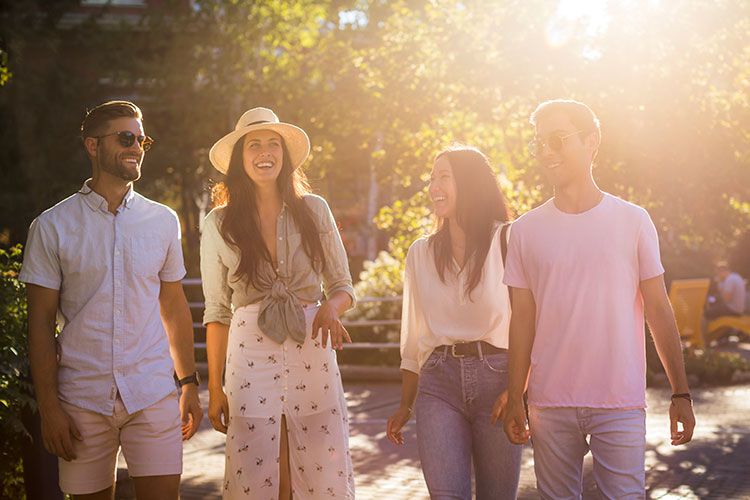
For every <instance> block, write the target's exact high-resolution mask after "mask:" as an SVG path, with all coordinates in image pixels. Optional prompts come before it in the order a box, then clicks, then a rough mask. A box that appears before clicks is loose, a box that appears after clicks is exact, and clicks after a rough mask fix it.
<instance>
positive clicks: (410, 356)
mask: <svg viewBox="0 0 750 500" xmlns="http://www.w3.org/2000/svg"><path fill="white" fill-rule="evenodd" d="M413 248H414V247H412V249H410V251H409V253H408V254H407V256H406V266H405V270H404V295H403V296H404V299H403V300H404V302H403V307H402V309H401V369H402V370H408V371H410V372H414V373H419V360H418V357H419V335H420V332H422V331H424V329H425V319H424V312H423V311H422V306H421V304H420V301H419V288H418V286H417V282H416V281H415V279H416V276H415V272H414V252H412V251H411V250H413Z"/></svg>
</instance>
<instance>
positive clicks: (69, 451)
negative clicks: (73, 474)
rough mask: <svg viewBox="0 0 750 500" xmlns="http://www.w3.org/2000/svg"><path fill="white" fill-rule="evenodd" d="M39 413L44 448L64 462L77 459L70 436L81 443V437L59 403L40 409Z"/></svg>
mask: <svg viewBox="0 0 750 500" xmlns="http://www.w3.org/2000/svg"><path fill="white" fill-rule="evenodd" d="M39 413H40V415H41V417H42V441H43V442H44V448H45V449H46V450H47V451H48V452H50V453H52V454H53V455H57V456H58V457H60V458H62V459H63V460H65V461H68V462H70V461H71V460H75V459H76V458H77V457H76V453H75V449H74V448H73V440H72V439H71V436H72V437H74V438H75V439H77V440H78V441H83V436H82V435H81V433H80V432H79V431H78V428H77V427H76V425H75V423H74V422H73V419H72V418H70V415H68V414H67V413H66V412H65V410H63V409H62V407H61V406H60V404H59V403H58V404H57V405H52V407H50V408H48V409H45V410H41V409H40V412H39Z"/></svg>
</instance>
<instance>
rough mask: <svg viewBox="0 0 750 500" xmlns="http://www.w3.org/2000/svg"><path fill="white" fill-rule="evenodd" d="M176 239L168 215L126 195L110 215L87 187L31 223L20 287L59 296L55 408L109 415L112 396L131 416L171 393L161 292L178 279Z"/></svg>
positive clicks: (175, 225)
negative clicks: (57, 405) (30, 286)
mask: <svg viewBox="0 0 750 500" xmlns="http://www.w3.org/2000/svg"><path fill="white" fill-rule="evenodd" d="M180 237H181V236H180V223H179V220H178V218H177V215H176V214H175V212H174V211H173V210H171V209H170V208H168V207H166V206H164V205H162V204H160V203H156V202H154V201H151V200H149V199H148V198H145V197H143V196H141V195H139V194H138V193H136V192H135V191H133V189H132V187H131V189H130V191H128V193H127V194H126V195H125V198H124V199H123V201H122V204H121V205H120V207H119V208H118V209H117V213H116V214H112V213H110V212H109V211H108V210H107V201H106V200H105V199H104V198H103V197H102V196H100V195H98V194H97V193H95V192H93V191H91V189H89V187H88V181H86V183H84V185H83V188H82V189H81V190H80V191H79V192H78V193H76V194H74V195H73V196H71V197H69V198H67V199H65V200H63V201H61V202H60V203H58V204H57V205H55V206H54V207H52V208H50V209H48V210H46V211H45V212H43V213H42V214H41V215H40V216H39V217H37V218H36V219H35V220H34V221H33V222H32V223H31V227H30V228H29V237H28V241H27V243H26V248H25V252H24V259H23V266H22V268H21V274H20V277H19V278H20V281H22V282H24V283H31V284H34V285H39V286H42V287H45V288H52V289H54V290H59V292H60V303H59V306H58V314H57V321H58V325H59V327H60V328H61V331H60V334H59V335H58V337H57V345H58V355H59V363H58V370H57V381H58V387H57V390H58V397H59V398H60V399H61V400H63V401H66V402H68V403H70V404H72V405H75V406H78V407H80V408H86V409H89V410H93V411H95V412H98V413H102V414H105V415H111V414H112V412H113V409H114V404H115V398H116V395H117V392H118V391H119V392H120V396H121V398H122V401H123V403H124V404H125V408H126V409H127V411H128V413H133V412H136V411H139V410H142V409H143V408H146V407H148V406H151V405H152V404H154V403H156V402H158V401H160V400H161V399H163V398H164V397H166V396H167V395H168V394H169V393H170V392H172V391H174V390H175V384H174V379H173V373H174V364H173V362H172V358H171V356H170V353H169V342H168V340H167V334H166V331H165V329H164V325H163V323H162V321H161V316H160V310H159V291H160V289H161V281H179V280H181V279H182V278H183V276H184V275H185V265H184V262H183V258H182V246H181V242H180Z"/></svg>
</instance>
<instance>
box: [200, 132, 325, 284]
mask: <svg viewBox="0 0 750 500" xmlns="http://www.w3.org/2000/svg"><path fill="white" fill-rule="evenodd" d="M244 142H245V140H244V137H242V138H240V139H239V140H238V141H237V143H236V144H235V145H234V149H233V150H232V156H231V158H230V160H229V167H228V169H227V177H226V180H225V181H224V182H223V183H219V184H217V185H216V186H214V188H213V190H212V196H213V198H214V202H215V203H216V205H224V210H223V214H222V215H223V218H222V220H221V223H220V225H219V232H220V233H221V236H222V237H223V238H224V241H226V242H227V243H228V244H230V245H232V246H234V247H236V248H237V249H238V250H239V251H240V264H239V266H238V268H237V277H238V278H240V279H241V280H246V281H247V283H249V284H250V285H253V286H255V285H257V284H258V281H257V277H258V271H259V266H260V264H261V261H264V260H265V261H266V262H271V260H272V259H271V253H270V252H269V251H268V248H266V245H265V243H264V242H263V236H262V235H261V232H260V226H259V224H258V222H259V220H258V209H257V206H256V194H255V183H254V182H253V181H252V179H250V177H249V176H248V175H247V173H246V172H245V166H244V163H243V159H242V148H243V146H244ZM281 147H282V150H283V152H284V159H283V161H282V164H281V171H280V172H279V176H278V177H277V178H276V185H277V186H278V188H279V192H280V193H281V199H282V200H283V201H284V202H285V203H286V206H287V209H288V210H289V212H290V214H291V216H292V218H293V219H294V222H295V223H296V225H297V227H298V228H299V231H300V234H301V235H302V238H301V239H302V248H303V249H304V251H305V253H306V254H307V256H308V257H309V258H310V262H312V265H313V269H315V270H316V271H317V272H323V270H324V269H325V267H326V259H325V255H324V254H323V246H322V245H321V243H320V235H319V231H318V227H317V225H316V224H315V220H314V219H313V216H312V211H311V209H310V207H308V206H307V203H305V200H304V198H303V197H304V195H306V194H309V193H310V192H311V190H310V184H309V183H308V182H307V177H306V176H305V174H304V172H302V170H301V169H299V168H297V169H295V168H293V167H292V163H291V160H290V159H289V151H288V150H287V147H286V143H285V142H284V138H283V137H282V138H281Z"/></svg>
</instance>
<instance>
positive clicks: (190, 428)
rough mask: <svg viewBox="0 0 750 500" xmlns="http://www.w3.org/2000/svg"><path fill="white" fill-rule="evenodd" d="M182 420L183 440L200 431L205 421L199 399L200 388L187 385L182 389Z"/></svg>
mask: <svg viewBox="0 0 750 500" xmlns="http://www.w3.org/2000/svg"><path fill="white" fill-rule="evenodd" d="M180 418H181V420H182V440H183V441H185V440H187V439H190V438H191V437H193V435H194V434H195V433H196V432H197V431H198V428H199V427H200V425H201V420H202V419H203V408H201V402H200V398H198V386H197V385H195V384H192V383H190V384H186V385H184V386H183V387H182V395H181V396H180Z"/></svg>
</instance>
